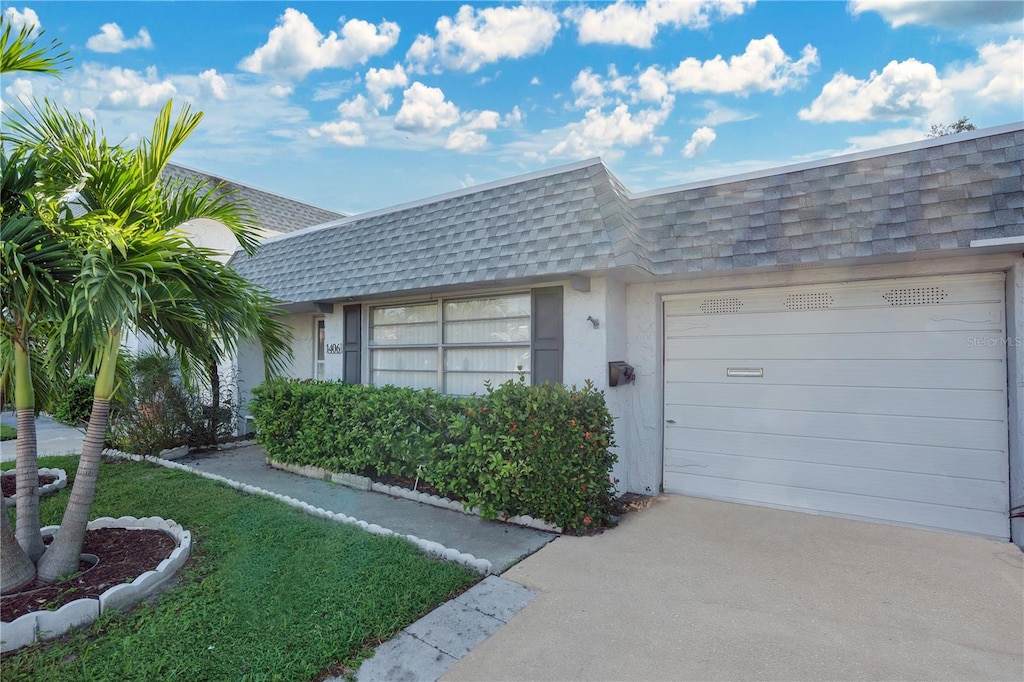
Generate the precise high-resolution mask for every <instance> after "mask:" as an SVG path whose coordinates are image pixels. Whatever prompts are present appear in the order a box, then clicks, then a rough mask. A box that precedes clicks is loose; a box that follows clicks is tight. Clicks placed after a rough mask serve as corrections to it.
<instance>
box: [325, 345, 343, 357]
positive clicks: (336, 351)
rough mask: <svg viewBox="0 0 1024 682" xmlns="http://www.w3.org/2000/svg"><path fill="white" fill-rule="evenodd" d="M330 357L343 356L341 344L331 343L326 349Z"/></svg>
mask: <svg viewBox="0 0 1024 682" xmlns="http://www.w3.org/2000/svg"><path fill="white" fill-rule="evenodd" d="M325 350H326V351H327V354H328V355H341V344H340V343H329V344H327V346H326V347H325Z"/></svg>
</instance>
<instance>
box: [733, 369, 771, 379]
mask: <svg viewBox="0 0 1024 682" xmlns="http://www.w3.org/2000/svg"><path fill="white" fill-rule="evenodd" d="M725 376H727V377H756V378H758V379H760V378H762V377H764V367H728V368H726V370H725Z"/></svg>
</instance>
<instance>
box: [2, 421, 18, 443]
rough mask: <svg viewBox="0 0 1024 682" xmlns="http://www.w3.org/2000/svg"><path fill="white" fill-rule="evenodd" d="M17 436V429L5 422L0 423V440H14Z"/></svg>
mask: <svg viewBox="0 0 1024 682" xmlns="http://www.w3.org/2000/svg"><path fill="white" fill-rule="evenodd" d="M17 437H18V429H16V428H14V427H13V426H7V425H6V424H0V440H14V439H15V438H17Z"/></svg>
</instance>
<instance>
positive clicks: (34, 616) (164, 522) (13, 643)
mask: <svg viewBox="0 0 1024 682" xmlns="http://www.w3.org/2000/svg"><path fill="white" fill-rule="evenodd" d="M98 528H145V529H152V530H162V531H164V532H165V533H167V534H169V535H170V536H171V537H173V538H174V540H175V542H177V543H178V546H177V547H175V548H174V551H173V552H171V555H170V556H169V557H167V558H166V559H164V560H163V561H161V562H160V564H159V565H157V567H156V569H155V570H152V571H146V572H145V573H143V574H142V575H140V576H138V577H137V578H135V579H134V580H133V581H132V582H130V583H122V584H120V585H115V586H114V587H111V588H110V589H109V590H107V591H106V592H104V593H103V594H101V595H100V596H99V597H98V598H95V597H90V598H88V599H76V600H75V601H73V602H69V603H67V604H65V605H64V606H62V607H60V608H59V609H57V610H56V611H34V612H32V613H26V614H23V615H21V616H19V617H18V618H16V619H14V621H12V622H10V623H3V624H2V625H0V640H3V641H2V646H0V651H2V652H3V653H7V652H8V651H14V650H15V649H20V648H21V647H23V646H26V645H28V644H32V643H33V642H36V641H46V640H49V639H54V638H55V637H60V636H61V635H63V634H64V633H65V632H67V631H68V630H70V629H71V628H76V627H80V626H82V625H88V624H89V623H91V622H93V621H94V620H96V619H97V618H98V617H99V615H100V614H101V613H106V612H107V611H112V610H120V609H124V608H127V607H129V606H132V605H133V604H137V603H138V602H140V601H142V600H143V599H146V598H147V597H150V596H152V595H154V594H156V593H157V592H158V591H159V590H160V589H161V588H162V587H164V585H166V584H167V582H168V581H170V580H171V578H173V577H174V574H175V573H177V572H178V569H180V568H181V567H182V566H183V565H184V564H185V561H187V560H188V557H189V553H190V552H191V550H192V533H190V532H189V531H187V530H184V529H183V528H182V527H181V526H179V525H178V524H177V523H175V522H174V521H171V520H169V519H161V518H159V517H157V516H149V517H146V518H143V519H137V518H135V517H134V516H122V517H120V518H117V519H114V518H111V517H109V516H104V517H101V518H98V519H96V520H94V521H90V522H89V530H96V529H98ZM58 530H60V526H47V527H46V528H43V529H42V532H43V533H44V534H47V535H54V534H56V533H57V531H58Z"/></svg>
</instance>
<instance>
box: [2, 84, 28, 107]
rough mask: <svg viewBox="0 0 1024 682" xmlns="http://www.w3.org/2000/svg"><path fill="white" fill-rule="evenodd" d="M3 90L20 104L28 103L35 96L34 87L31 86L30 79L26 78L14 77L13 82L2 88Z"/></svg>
mask: <svg viewBox="0 0 1024 682" xmlns="http://www.w3.org/2000/svg"><path fill="white" fill-rule="evenodd" d="M4 92H6V93H7V95H8V96H9V97H10V98H11V99H12V100H17V101H19V102H21V103H22V104H29V103H30V102H31V101H32V98H33V97H34V96H35V89H34V88H33V87H32V81H30V80H28V79H27V78H15V79H14V82H13V83H11V84H10V85H8V86H7V87H6V88H4Z"/></svg>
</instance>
